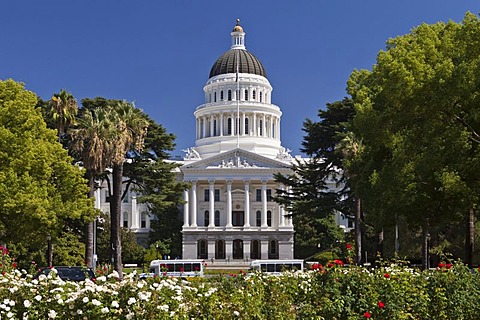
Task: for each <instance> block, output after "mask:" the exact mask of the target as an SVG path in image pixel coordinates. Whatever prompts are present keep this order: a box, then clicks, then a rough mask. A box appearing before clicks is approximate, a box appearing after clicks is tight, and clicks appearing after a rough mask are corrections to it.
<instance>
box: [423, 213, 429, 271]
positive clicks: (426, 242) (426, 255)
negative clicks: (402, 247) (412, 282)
mask: <svg viewBox="0 0 480 320" xmlns="http://www.w3.org/2000/svg"><path fill="white" fill-rule="evenodd" d="M428 229H429V228H428V221H427V222H426V223H425V225H424V227H423V244H422V269H423V270H427V269H428V268H430V264H429V260H430V248H429V247H428V246H429V245H430V243H429V242H430V233H429V230H428Z"/></svg>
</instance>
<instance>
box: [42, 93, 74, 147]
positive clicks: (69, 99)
mask: <svg viewBox="0 0 480 320" xmlns="http://www.w3.org/2000/svg"><path fill="white" fill-rule="evenodd" d="M49 107H50V114H51V116H52V118H53V121H54V122H55V125H56V126H57V129H58V141H60V139H61V138H62V136H63V135H64V134H65V130H66V128H67V127H68V126H69V125H70V124H74V123H75V117H76V116H77V113H78V103H77V100H76V99H75V97H74V96H73V95H72V94H71V93H70V92H68V91H66V90H64V89H62V90H60V93H56V94H54V95H53V96H52V99H51V100H50V101H49Z"/></svg>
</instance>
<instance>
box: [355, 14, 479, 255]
mask: <svg viewBox="0 0 480 320" xmlns="http://www.w3.org/2000/svg"><path fill="white" fill-rule="evenodd" d="M479 27H480V20H479V18H478V17H477V16H475V15H473V14H470V13H467V14H466V15H465V18H464V19H463V21H462V22H461V23H456V22H453V21H449V22H448V23H443V22H439V23H435V24H431V25H428V24H422V25H420V26H418V27H416V28H414V29H413V30H412V31H411V33H409V34H406V35H403V36H399V37H396V38H393V39H389V40H388V41H387V47H386V50H385V51H381V52H380V53H379V54H378V57H377V63H376V65H374V66H373V68H372V70H371V71H367V70H361V71H358V70H357V71H354V72H353V73H352V75H351V76H350V79H349V81H348V92H349V93H350V94H351V96H352V99H353V101H354V103H355V108H356V115H355V118H354V120H353V121H352V122H351V127H350V128H351V129H352V131H353V133H354V134H355V135H356V137H357V138H358V139H359V140H360V141H361V142H362V148H361V150H360V151H361V152H359V153H358V154H356V155H351V157H349V159H348V161H347V162H346V163H347V168H348V170H349V172H351V173H352V179H353V181H352V186H353V188H354V190H355V192H356V193H357V194H359V195H361V196H362V201H363V205H364V208H365V210H366V212H367V213H368V215H369V219H370V221H371V223H372V226H373V227H374V228H375V229H376V231H377V232H379V231H380V230H382V229H383V228H388V227H392V225H394V224H395V223H396V222H398V221H399V219H400V217H401V219H403V220H402V221H405V222H406V223H408V224H409V226H410V228H411V229H412V230H415V229H417V230H418V229H419V228H421V229H422V231H423V233H424V234H426V233H430V234H432V237H434V238H438V239H432V241H436V242H441V241H442V238H444V237H445V235H446V234H447V232H448V230H447V229H448V228H449V224H451V223H458V222H459V221H462V220H463V219H464V217H465V216H466V215H468V212H469V210H470V209H471V208H476V207H477V205H478V194H479V191H480V190H479V187H480V185H479V183H478V181H480V176H479V172H480V171H479V170H478V169H479V167H478V164H479V163H480V162H479V161H478V160H479V155H480V154H479V152H480V148H479V143H480V139H479V131H478V130H479V128H480V121H479V119H480V117H479V112H478V105H479V103H480V82H479V78H478V74H479V71H480V58H479V49H478V47H476V46H475V44H477V43H480V35H479V33H478V29H479ZM421 238H422V237H420V239H421ZM424 255H425V253H424ZM424 260H425V257H424Z"/></svg>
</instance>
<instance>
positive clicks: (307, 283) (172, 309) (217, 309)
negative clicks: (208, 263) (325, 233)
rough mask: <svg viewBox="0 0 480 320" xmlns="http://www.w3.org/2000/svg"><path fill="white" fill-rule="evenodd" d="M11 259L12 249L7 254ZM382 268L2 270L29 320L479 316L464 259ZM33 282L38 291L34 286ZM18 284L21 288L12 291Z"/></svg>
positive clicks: (477, 289)
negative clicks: (166, 272)
mask: <svg viewBox="0 0 480 320" xmlns="http://www.w3.org/2000/svg"><path fill="white" fill-rule="evenodd" d="M3 257H4V261H7V259H8V254H3ZM378 265H379V267H378V268H375V269H366V268H362V267H357V266H354V267H348V268H347V267H343V266H342V264H341V263H335V264H331V265H329V266H326V267H323V266H317V267H316V269H315V270H311V271H306V272H303V273H298V272H297V273H291V272H284V273H282V274H281V275H279V276H267V275H264V274H261V273H253V274H249V275H245V274H244V273H240V274H232V275H229V276H228V277H226V276H223V277H222V276H216V277H209V278H190V279H187V280H183V279H178V278H167V277H153V278H147V279H146V280H138V279H137V278H136V275H135V273H131V274H128V275H126V276H125V278H124V279H123V280H122V281H119V279H118V274H117V273H116V272H113V273H112V274H109V275H108V276H103V275H98V276H97V279H96V282H95V283H93V282H91V281H86V282H80V283H72V282H66V283H65V282H63V281H62V282H60V281H59V280H58V278H57V277H56V274H55V271H53V272H52V273H51V274H50V275H49V276H48V277H45V276H41V277H40V278H38V279H37V280H32V275H31V274H26V272H24V271H19V270H18V269H16V268H15V266H14V265H12V263H11V261H10V260H9V263H8V264H7V267H4V269H3V270H4V272H3V273H1V274H0V280H1V281H0V301H2V302H3V305H4V306H8V308H0V316H2V318H3V317H6V318H9V319H22V318H24V317H25V316H28V317H29V318H36V319H44V318H45V319H46V318H49V317H50V318H53V317H54V315H55V317H56V318H69V319H83V318H84V317H87V318H95V319H129V318H140V317H141V318H144V319H191V318H195V319H337V320H343V319H352V320H353V319H365V318H366V317H367V315H368V316H369V317H371V318H372V319H379V320H381V319H385V320H386V319H405V320H406V319H443V320H449V319H463V320H474V319H478V312H479V311H480V302H479V301H480V281H479V280H480V273H479V272H478V271H476V270H473V271H472V270H470V269H468V268H467V267H466V266H464V265H463V264H461V263H458V262H456V263H448V262H447V261H444V262H442V263H440V264H439V265H438V267H437V269H436V270H429V271H424V272H419V271H418V270H415V269H411V268H408V267H406V266H405V265H403V264H402V263H401V262H397V263H392V262H381V263H378ZM32 286H33V287H34V288H35V290H32ZM12 288H15V289H13V290H12Z"/></svg>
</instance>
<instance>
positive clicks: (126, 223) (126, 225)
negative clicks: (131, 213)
mask: <svg viewBox="0 0 480 320" xmlns="http://www.w3.org/2000/svg"><path fill="white" fill-rule="evenodd" d="M123 227H124V228H128V213H127V212H124V213H123Z"/></svg>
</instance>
